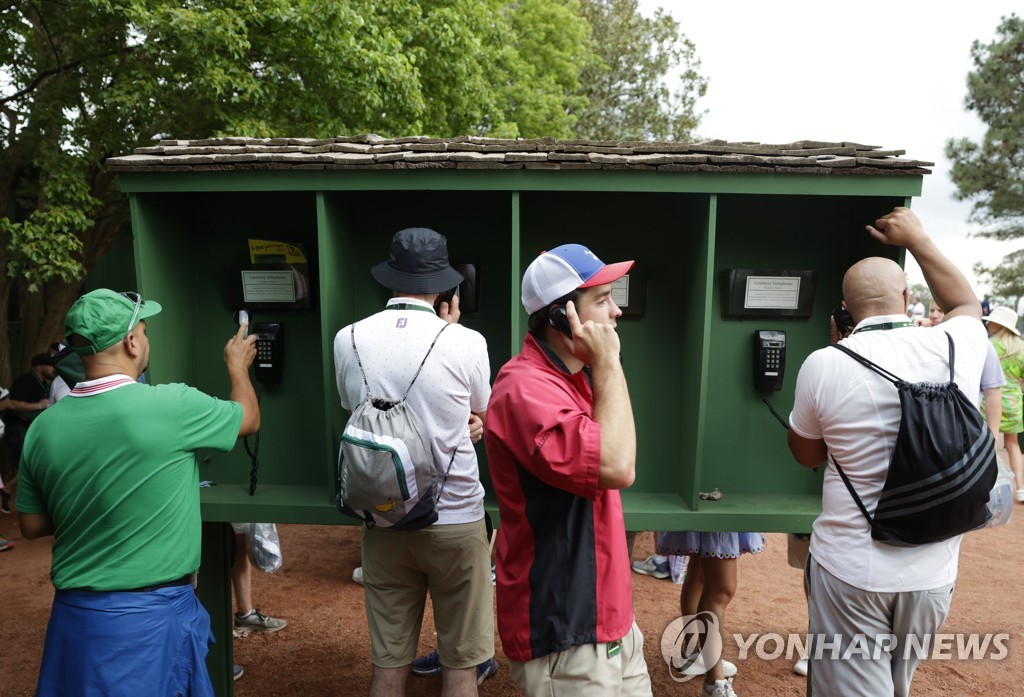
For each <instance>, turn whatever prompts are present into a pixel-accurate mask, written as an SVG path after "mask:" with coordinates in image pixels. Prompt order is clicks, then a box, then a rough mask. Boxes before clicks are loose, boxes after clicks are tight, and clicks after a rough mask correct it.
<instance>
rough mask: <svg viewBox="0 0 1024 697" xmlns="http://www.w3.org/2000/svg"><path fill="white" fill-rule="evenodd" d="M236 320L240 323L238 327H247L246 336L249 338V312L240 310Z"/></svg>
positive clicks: (236, 314)
mask: <svg viewBox="0 0 1024 697" xmlns="http://www.w3.org/2000/svg"><path fill="white" fill-rule="evenodd" d="M235 319H236V320H237V321H238V326H240V327H242V326H244V327H245V334H244V336H246V337H247V336H249V311H248V310H239V311H238V312H236V313H235ZM243 338H244V337H243Z"/></svg>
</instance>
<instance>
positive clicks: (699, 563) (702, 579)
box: [657, 531, 764, 697]
mask: <svg viewBox="0 0 1024 697" xmlns="http://www.w3.org/2000/svg"><path fill="white" fill-rule="evenodd" d="M657 549H658V554H682V555H687V556H689V557H690V562H689V565H688V568H687V573H686V580H685V581H684V582H683V590H682V593H681V594H680V597H679V607H680V610H681V611H682V614H683V616H684V617H695V616H698V615H699V614H700V613H703V612H709V613H712V614H713V615H714V618H713V622H712V623H711V624H707V625H706V626H707V628H708V629H712V628H713V629H715V630H717V631H718V632H719V636H718V638H717V639H718V642H717V646H719V647H721V646H723V643H722V641H721V637H722V632H721V627H722V625H724V624H725V611H726V608H728V606H729V603H730V602H731V601H732V598H733V596H734V595H735V594H736V579H737V569H736V560H737V559H739V557H740V555H741V554H746V553H750V554H757V553H758V552H760V551H761V550H762V549H764V534H763V533H759V532H692V531H686V532H663V533H659V534H658V545H657ZM696 624H697V625H700V624H701V623H700V622H698V623H696ZM707 640H708V639H707V638H705V640H704V642H702V643H701V646H704V645H705V644H706V643H707ZM712 640H714V638H712ZM683 645H684V646H686V645H687V644H686V642H684V644H683ZM684 653H685V649H684ZM709 657H711V656H709ZM713 657H714V658H718V656H713ZM683 658H684V659H687V657H686V656H684V657H683ZM684 665H685V667H684V672H685V673H687V674H689V675H695V674H697V673H698V672H700V673H704V691H703V693H702V694H703V695H705V696H706V697H736V693H735V692H734V691H733V689H732V681H731V680H729V678H732V676H733V675H735V674H736V666H735V665H733V664H732V663H730V662H729V661H726V660H716V662H715V664H714V665H712V666H707V665H705V664H704V661H703V657H702V656H697V657H695V658H694V659H693V660H692V661H691V660H689V659H687V660H684Z"/></svg>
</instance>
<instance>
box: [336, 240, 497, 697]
mask: <svg viewBox="0 0 1024 697" xmlns="http://www.w3.org/2000/svg"><path fill="white" fill-rule="evenodd" d="M370 272H371V274H372V275H373V277H374V279H376V280H377V282H378V283H380V284H381V285H382V286H384V287H385V288H388V289H390V290H391V291H392V292H393V294H394V297H392V298H391V300H389V301H388V303H387V306H386V307H385V308H384V309H383V310H382V311H380V312H378V313H376V314H374V315H371V316H369V317H367V318H366V319H364V320H362V321H360V322H357V323H355V324H354V325H349V326H347V327H345V328H344V329H342V330H341V331H340V332H338V334H337V336H336V337H335V339H334V364H335V369H336V371H337V382H338V394H339V395H340V397H341V406H342V407H344V408H345V409H348V410H349V411H351V410H352V409H354V408H355V407H357V406H358V405H359V404H360V403H361V402H362V401H363V399H364V398H365V395H366V392H367V391H369V393H370V394H371V395H373V396H374V397H380V398H385V399H392V400H398V399H400V398H401V397H402V396H403V395H404V394H406V391H407V390H408V396H407V401H408V404H409V405H410V406H411V407H412V410H413V411H414V412H415V413H416V415H417V416H418V417H419V418H420V420H421V421H422V422H423V426H424V428H425V430H426V432H427V436H428V438H429V440H430V449H431V453H432V455H433V459H434V463H435V466H436V467H437V468H438V473H437V475H438V489H439V491H440V498H439V500H438V503H437V514H438V518H437V522H435V523H434V524H433V525H429V526H427V527H425V528H422V529H420V530H412V531H396V530H394V529H392V528H384V527H382V526H374V527H372V528H371V527H366V528H364V529H363V538H362V562H363V565H362V577H363V585H364V587H365V589H366V590H365V593H366V615H367V620H368V623H369V626H370V643H371V658H372V660H373V678H372V680H371V683H370V695H371V697H378V696H379V697H385V696H387V697H392V696H394V695H403V694H405V682H406V678H407V677H408V675H409V672H410V668H411V666H412V662H413V659H414V658H415V656H416V644H417V642H418V641H419V635H420V624H421V622H422V619H423V606H424V602H425V600H426V595H427V589H428V588H429V590H430V597H431V602H432V603H433V608H434V624H435V626H436V628H437V640H438V653H439V656H440V663H441V665H442V666H443V667H444V670H443V671H442V675H443V680H444V683H443V684H444V687H443V692H442V694H444V695H446V696H450V697H455V696H456V695H460V696H461V695H476V694H477V679H478V668H477V667H478V666H480V665H481V664H486V666H485V667H486V670H485V671H484V672H485V673H487V674H493V673H491V672H489V671H490V669H491V668H492V667H493V660H492V657H493V656H494V611H493V602H494V601H493V595H494V592H493V589H492V587H491V557H490V547H489V545H488V543H487V533H486V529H485V523H484V506H483V499H484V489H483V486H482V485H481V484H480V472H479V467H478V464H477V459H476V451H475V450H474V449H473V440H472V439H473V437H476V438H477V439H478V438H479V436H480V434H481V433H482V430H483V424H482V422H481V418H482V416H483V413H484V411H485V410H486V409H487V400H488V399H489V398H490V395H491V388H490V363H489V361H488V358H487V344H486V342H485V340H484V337H483V336H482V335H481V334H479V333H478V332H475V331H473V330H471V329H467V328H466V327H463V326H461V325H459V324H457V321H458V319H459V305H458V297H457V296H456V297H451V299H450V300H448V301H442V302H438V301H439V300H443V298H439V296H441V295H442V294H445V293H446V292H447V291H451V290H453V289H454V288H456V287H457V286H458V285H459V284H460V283H461V282H462V275H461V274H459V273H458V272H457V271H456V270H455V269H453V268H452V267H451V266H450V265H449V263H448V243H447V240H446V239H445V238H444V237H443V236H442V235H440V234H438V233H437V232H435V231H433V230H429V229H427V228H408V229H405V230H401V231H399V232H398V233H396V234H395V236H394V239H393V240H392V243H391V257H390V258H389V259H388V260H387V261H384V262H382V263H380V264H378V265H377V266H374V267H373V268H372V269H371V270H370ZM435 303H436V304H437V309H436V310H435ZM446 322H447V323H449V324H448V326H447V327H445V323H446ZM442 328H445V331H443V332H442V331H441V329H442ZM353 332H354V334H353ZM435 339H436V343H434V344H433V348H431V345H432V342H435ZM353 342H354V344H355V350H353ZM428 352H429V356H428V355H427V354H428ZM357 354H358V355H357ZM424 356H427V360H426V361H424V360H423V359H424ZM421 364H422V369H420V370H419V373H418V374H417V368H419V367H420V366H421ZM364 375H365V379H366V382H365V383H364V381H363V379H364V378H363V376H364ZM414 380H415V382H414ZM410 385H413V386H412V389H409V386H410ZM467 424H469V427H467ZM471 431H472V432H473V435H471ZM453 456H454V457H453ZM483 677H486V675H484V676H483Z"/></svg>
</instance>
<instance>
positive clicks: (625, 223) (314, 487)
mask: <svg viewBox="0 0 1024 697" xmlns="http://www.w3.org/2000/svg"><path fill="white" fill-rule="evenodd" d="M903 154H904V153H903V152H902V151H884V150H881V149H880V148H878V147H874V146H866V145H859V144H855V143H819V142H808V141H803V142H798V143H791V144H785V145H759V144H750V143H743V144H739V143H726V142H723V141H711V142H705V143H696V144H693V143H690V144H686V143H648V142H621V143H619V142H583V141H566V142H560V141H554V140H550V139H538V140H498V139H485V138H471V137H461V138H449V139H437V138H425V137H410V138H397V139H385V138H380V137H378V136H374V135H366V136H356V137H344V138H334V139H328V140H310V139H266V140H257V139H244V138H223V139H212V140H202V141H163V142H161V143H160V144H159V145H157V146H154V147H150V148H140V149H139V150H137V151H136V152H135V153H134V154H132V155H128V156H124V157H116V158H112V159H111V160H109V161H108V165H109V166H110V168H111V171H113V172H116V173H118V174H119V176H120V184H121V188H122V189H123V190H124V191H125V192H127V193H128V194H129V198H130V203H131V213H132V229H133V235H134V240H135V260H136V269H137V274H138V279H139V284H140V288H139V290H140V291H141V292H142V293H143V294H144V295H145V296H146V297H152V298H154V299H158V300H159V301H160V302H161V303H162V304H163V307H164V310H163V312H162V313H161V315H160V317H159V318H158V319H157V320H156V321H154V322H152V323H151V326H150V328H149V334H150V336H151V338H152V346H153V349H152V356H151V370H150V379H151V380H152V381H154V382H170V381H182V382H187V383H189V384H191V385H194V386H196V387H198V388H199V389H202V390H204V391H206V392H208V393H210V394H214V395H218V396H222V397H226V396H227V393H228V386H227V378H226V375H225V372H224V368H223V361H222V359H221V351H222V348H223V345H224V342H225V341H226V340H227V338H228V336H229V335H230V334H231V333H232V332H233V331H234V329H235V326H236V325H235V324H234V320H233V313H234V312H235V311H236V310H238V309H240V308H241V307H246V306H248V308H247V309H249V310H250V314H251V315H252V320H253V322H256V323H277V324H280V325H281V326H282V327H283V329H282V333H281V336H282V339H281V342H282V349H283V350H282V353H281V356H280V365H281V367H282V370H281V374H280V379H274V380H267V381H265V382H263V383H260V384H259V385H258V387H257V389H258V390H259V393H260V408H261V412H262V423H263V426H262V431H261V433H260V438H259V442H258V452H257V453H256V454H257V458H256V459H257V460H258V463H259V464H258V469H257V470H256V489H255V492H254V494H253V495H250V486H249V485H250V480H251V472H252V469H253V466H252V458H250V456H249V455H248V454H247V453H246V450H245V449H244V448H243V447H241V446H238V447H236V448H235V449H234V451H232V452H231V453H226V454H225V453H201V456H200V477H201V479H205V480H211V481H213V482H216V484H215V485H214V486H211V487H209V488H206V489H204V490H203V492H202V514H203V520H204V556H203V583H202V585H201V588H202V593H203V599H204V603H205V604H206V605H207V607H208V608H209V609H210V611H211V615H212V616H213V621H214V631H215V634H216V635H217V636H218V638H222V637H223V638H224V640H222V641H221V642H220V643H219V644H217V645H216V646H215V647H214V651H212V652H211V657H210V664H211V668H212V673H213V675H214V681H215V687H216V688H217V690H218V693H219V694H225V695H226V694H231V692H232V685H231V680H230V665H231V646H230V639H229V638H228V637H230V636H231V633H230V608H231V591H230V587H229V583H228V578H229V576H228V566H227V564H228V560H227V554H226V550H227V545H228V542H229V539H230V537H229V535H230V528H229V527H228V526H227V525H226V523H228V522H232V521H234V522H241V521H263V522H271V521H274V522H282V523H316V524H347V523H350V522H353V521H351V520H350V519H346V518H344V517H342V516H340V514H338V513H337V512H336V511H335V509H334V496H335V491H336V481H335V480H336V472H335V458H336V452H337V445H338V439H339V435H340V432H341V429H342V427H343V424H344V414H343V412H342V410H341V407H340V404H339V401H338V397H337V391H336V386H335V378H334V370H333V365H332V352H331V345H332V342H333V338H334V335H335V333H336V332H337V331H338V330H339V329H340V328H341V327H343V326H344V325H346V324H348V323H350V322H352V321H355V320H357V319H359V318H362V317H364V316H366V315H368V314H370V313H372V312H375V311H377V309H379V308H380V307H382V305H383V302H384V300H385V298H386V297H387V293H386V291H384V290H383V289H382V288H381V287H380V286H378V285H377V284H376V283H375V282H374V281H373V279H372V278H371V277H370V274H369V269H370V267H371V266H372V265H373V264H375V263H377V262H379V261H381V260H382V259H384V258H386V256H387V253H388V248H389V242H390V239H391V236H392V234H393V233H394V232H396V231H397V230H399V229H401V228H404V227H411V226H424V227H430V228H433V229H435V230H437V231H439V232H441V233H442V234H444V235H445V236H447V238H448V243H449V250H450V254H451V258H452V262H453V263H456V264H466V265H469V266H468V268H470V269H472V271H473V276H474V277H475V285H474V286H473V287H471V288H464V289H463V292H464V293H468V294H469V295H468V296H465V297H471V299H472V301H473V304H475V306H476V307H475V309H474V310H473V311H471V312H466V313H465V314H464V315H463V319H462V322H463V323H464V324H465V325H467V326H469V327H471V328H473V329H476V330H478V331H480V332H481V333H483V334H484V336H485V337H486V338H487V342H488V349H489V352H490V358H491V372H492V377H493V375H494V373H496V372H497V370H498V368H499V367H500V366H501V365H502V364H503V363H504V362H505V361H506V360H507V359H508V358H509V357H511V356H512V355H514V354H516V353H518V351H519V348H520V345H521V342H522V338H523V335H524V333H525V331H526V315H525V313H524V311H523V309H522V306H521V304H520V301H519V282H520V278H521V276H522V272H523V269H524V268H525V267H526V265H527V264H529V262H530V261H531V260H532V259H533V258H534V257H535V256H536V255H537V254H539V253H540V252H542V251H544V250H545V249H549V248H551V247H554V246H557V245H559V244H562V243H565V242H578V243H582V244H585V245H587V246H588V247H590V248H591V249H592V250H593V251H594V252H595V253H596V254H597V255H598V256H600V257H601V258H602V259H604V260H606V261H619V260H624V259H635V260H636V262H637V264H636V267H635V268H634V270H633V272H632V273H631V274H630V278H629V281H628V288H620V289H619V290H618V292H620V295H619V296H618V298H619V300H622V301H623V302H622V303H620V304H622V305H623V307H624V312H625V314H624V316H623V317H622V319H621V320H620V321H619V332H620V334H621V337H622V347H623V361H624V366H625V370H626V374H627V379H628V381H629V388H630V394H631V397H632V400H633V406H634V412H635V417H636V425H637V436H638V461H637V478H636V483H635V484H634V486H633V487H631V488H630V489H629V490H627V491H625V492H623V505H624V508H625V511H626V519H627V520H626V523H627V526H628V527H629V528H631V529H635V530H681V529H699V530H732V531H738V530H759V531H801V530H809V528H810V525H811V522H812V521H813V520H814V518H815V516H816V515H817V514H818V513H819V512H820V498H821V496H820V495H821V479H820V474H815V473H812V472H809V471H807V470H805V469H803V468H801V467H799V466H798V465H796V464H795V462H794V461H793V460H792V458H791V456H790V454H789V451H788V449H787V447H786V443H785V432H784V430H783V428H782V427H780V423H779V421H778V420H777V419H776V418H775V417H774V416H773V415H772V414H771V412H770V411H769V408H768V406H767V405H766V404H765V403H764V402H763V401H762V400H763V399H766V398H767V399H768V400H769V401H770V402H771V403H772V404H773V405H774V406H775V408H776V409H777V411H778V412H779V413H780V414H781V415H782V416H783V417H785V416H786V415H788V412H789V409H790V407H791V406H792V393H793V383H794V380H795V377H796V372H797V369H798V368H799V366H800V364H801V362H802V361H803V359H804V358H805V357H806V356H807V355H808V354H809V353H810V352H811V351H813V350H815V349H816V348H819V347H820V346H822V345H824V343H826V341H827V337H828V327H829V325H828V318H829V315H830V313H831V310H832V308H833V307H834V306H835V305H836V304H837V303H838V302H839V300H840V299H841V287H840V286H841V279H842V274H843V272H844V271H845V270H846V268H848V267H849V266H850V264H851V263H853V262H854V261H856V260H857V259H860V258H863V257H865V256H870V255H879V256H888V257H890V258H894V259H897V260H899V261H902V256H901V254H900V252H899V250H895V249H893V248H891V247H884V246H882V245H879V244H878V243H876V242H874V241H873V240H871V239H870V237H869V236H868V235H867V233H866V232H865V231H864V226H865V224H868V223H870V222H872V221H874V220H875V219H876V218H878V217H879V216H880V215H882V214H884V213H886V212H888V211H889V210H891V209H892V208H893V207H894V206H902V205H908V204H909V202H910V199H911V197H913V196H916V195H919V194H920V191H921V184H922V177H923V175H924V174H927V173H928V171H929V170H927V169H925V168H926V167H928V166H930V165H931V163H927V162H918V161H914V160H907V159H903V158H902V155H903ZM250 240H271V241H282V242H287V243H288V244H290V245H293V246H295V247H296V248H298V249H301V251H302V252H303V253H304V255H305V258H306V259H305V260H306V263H305V265H304V266H301V267H299V268H298V270H297V271H295V273H296V275H297V277H298V279H299V280H298V281H297V282H296V284H295V286H294V287H293V290H295V288H298V289H299V292H298V295H299V296H301V297H299V298H298V299H296V298H284V299H282V298H280V297H276V296H273V294H272V293H271V296H270V299H269V300H268V297H267V296H261V295H258V293H257V295H256V296H255V297H257V298H261V300H260V301H256V302H254V301H252V300H251V299H250V300H246V299H245V297H246V296H245V293H246V291H247V290H252V289H251V288H249V287H247V286H245V285H243V271H254V270H255V271H259V270H261V269H267V270H272V271H276V272H278V273H277V274H274V275H273V277H274V278H276V279H278V280H280V279H281V278H284V277H282V276H281V274H280V272H281V271H282V267H281V266H280V265H272V266H263V265H260V264H254V263H253V260H252V257H251V255H250ZM284 268H287V267H284ZM293 268H294V267H293ZM286 273H287V271H286ZM758 283H762V284H766V285H767V287H768V290H767V291H766V292H764V293H759V292H758V290H757V288H758V286H757V284H758ZM772 286H777V288H778V290H777V291H775V290H772ZM256 290H257V291H260V290H261V288H259V287H258V284H257V288H256ZM758 330H769V331H775V332H779V331H781V332H785V349H786V350H785V362H784V365H783V366H782V368H783V370H782V371H781V372H782V373H783V374H782V376H781V377H782V380H781V389H780V390H776V391H771V392H764V391H762V390H760V389H758V386H757V384H756V383H755V378H754V376H755V368H756V366H757V355H758V354H757V345H756V343H755V332H756V331H758ZM256 445H257V444H256V442H255V439H250V450H256ZM479 453H480V455H481V476H482V478H483V480H484V484H485V487H486V486H487V485H488V484H489V478H488V475H487V470H486V462H485V460H486V458H485V457H484V454H483V449H482V448H480V449H479ZM714 489H718V490H719V492H721V494H722V496H721V498H720V499H718V500H705V499H703V498H702V497H701V495H700V494H701V492H710V491H713V490H714ZM491 504H492V507H493V501H491Z"/></svg>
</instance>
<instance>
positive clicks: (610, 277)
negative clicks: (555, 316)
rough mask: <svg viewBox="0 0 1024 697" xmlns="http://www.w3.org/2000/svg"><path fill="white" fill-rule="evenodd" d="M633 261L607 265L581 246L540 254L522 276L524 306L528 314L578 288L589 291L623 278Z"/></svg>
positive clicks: (573, 245) (567, 246)
mask: <svg viewBox="0 0 1024 697" xmlns="http://www.w3.org/2000/svg"><path fill="white" fill-rule="evenodd" d="M632 267H633V262H632V261H620V262H616V263H614V264H606V263H604V262H603V261H601V260H600V259H598V258H597V255H596V254H594V253H593V252H592V251H590V250H589V249H587V248H586V247H584V246H583V245H581V244H563V245H562V246H560V247H555V248H554V249H552V250H551V251H548V252H543V253H542V254H541V255H540V256H539V257H537V258H536V259H534V260H533V261H532V262H531V263H530V265H529V266H527V267H526V273H524V274H523V307H524V308H526V311H527V312H528V313H530V314H531V315H532V314H533V313H534V312H536V311H537V310H540V309H541V308H543V307H546V306H547V305H550V304H551V303H553V302H554V301H556V300H558V299H559V298H560V297H562V296H563V295H566V294H568V293H571V292H572V291H574V290H576V289H577V288H592V287H594V286H600V285H603V284H605V283H611V282H612V281H615V280H618V279H619V278H622V277H623V276H625V275H626V274H627V273H628V272H629V270H630V269H631V268H632Z"/></svg>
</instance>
